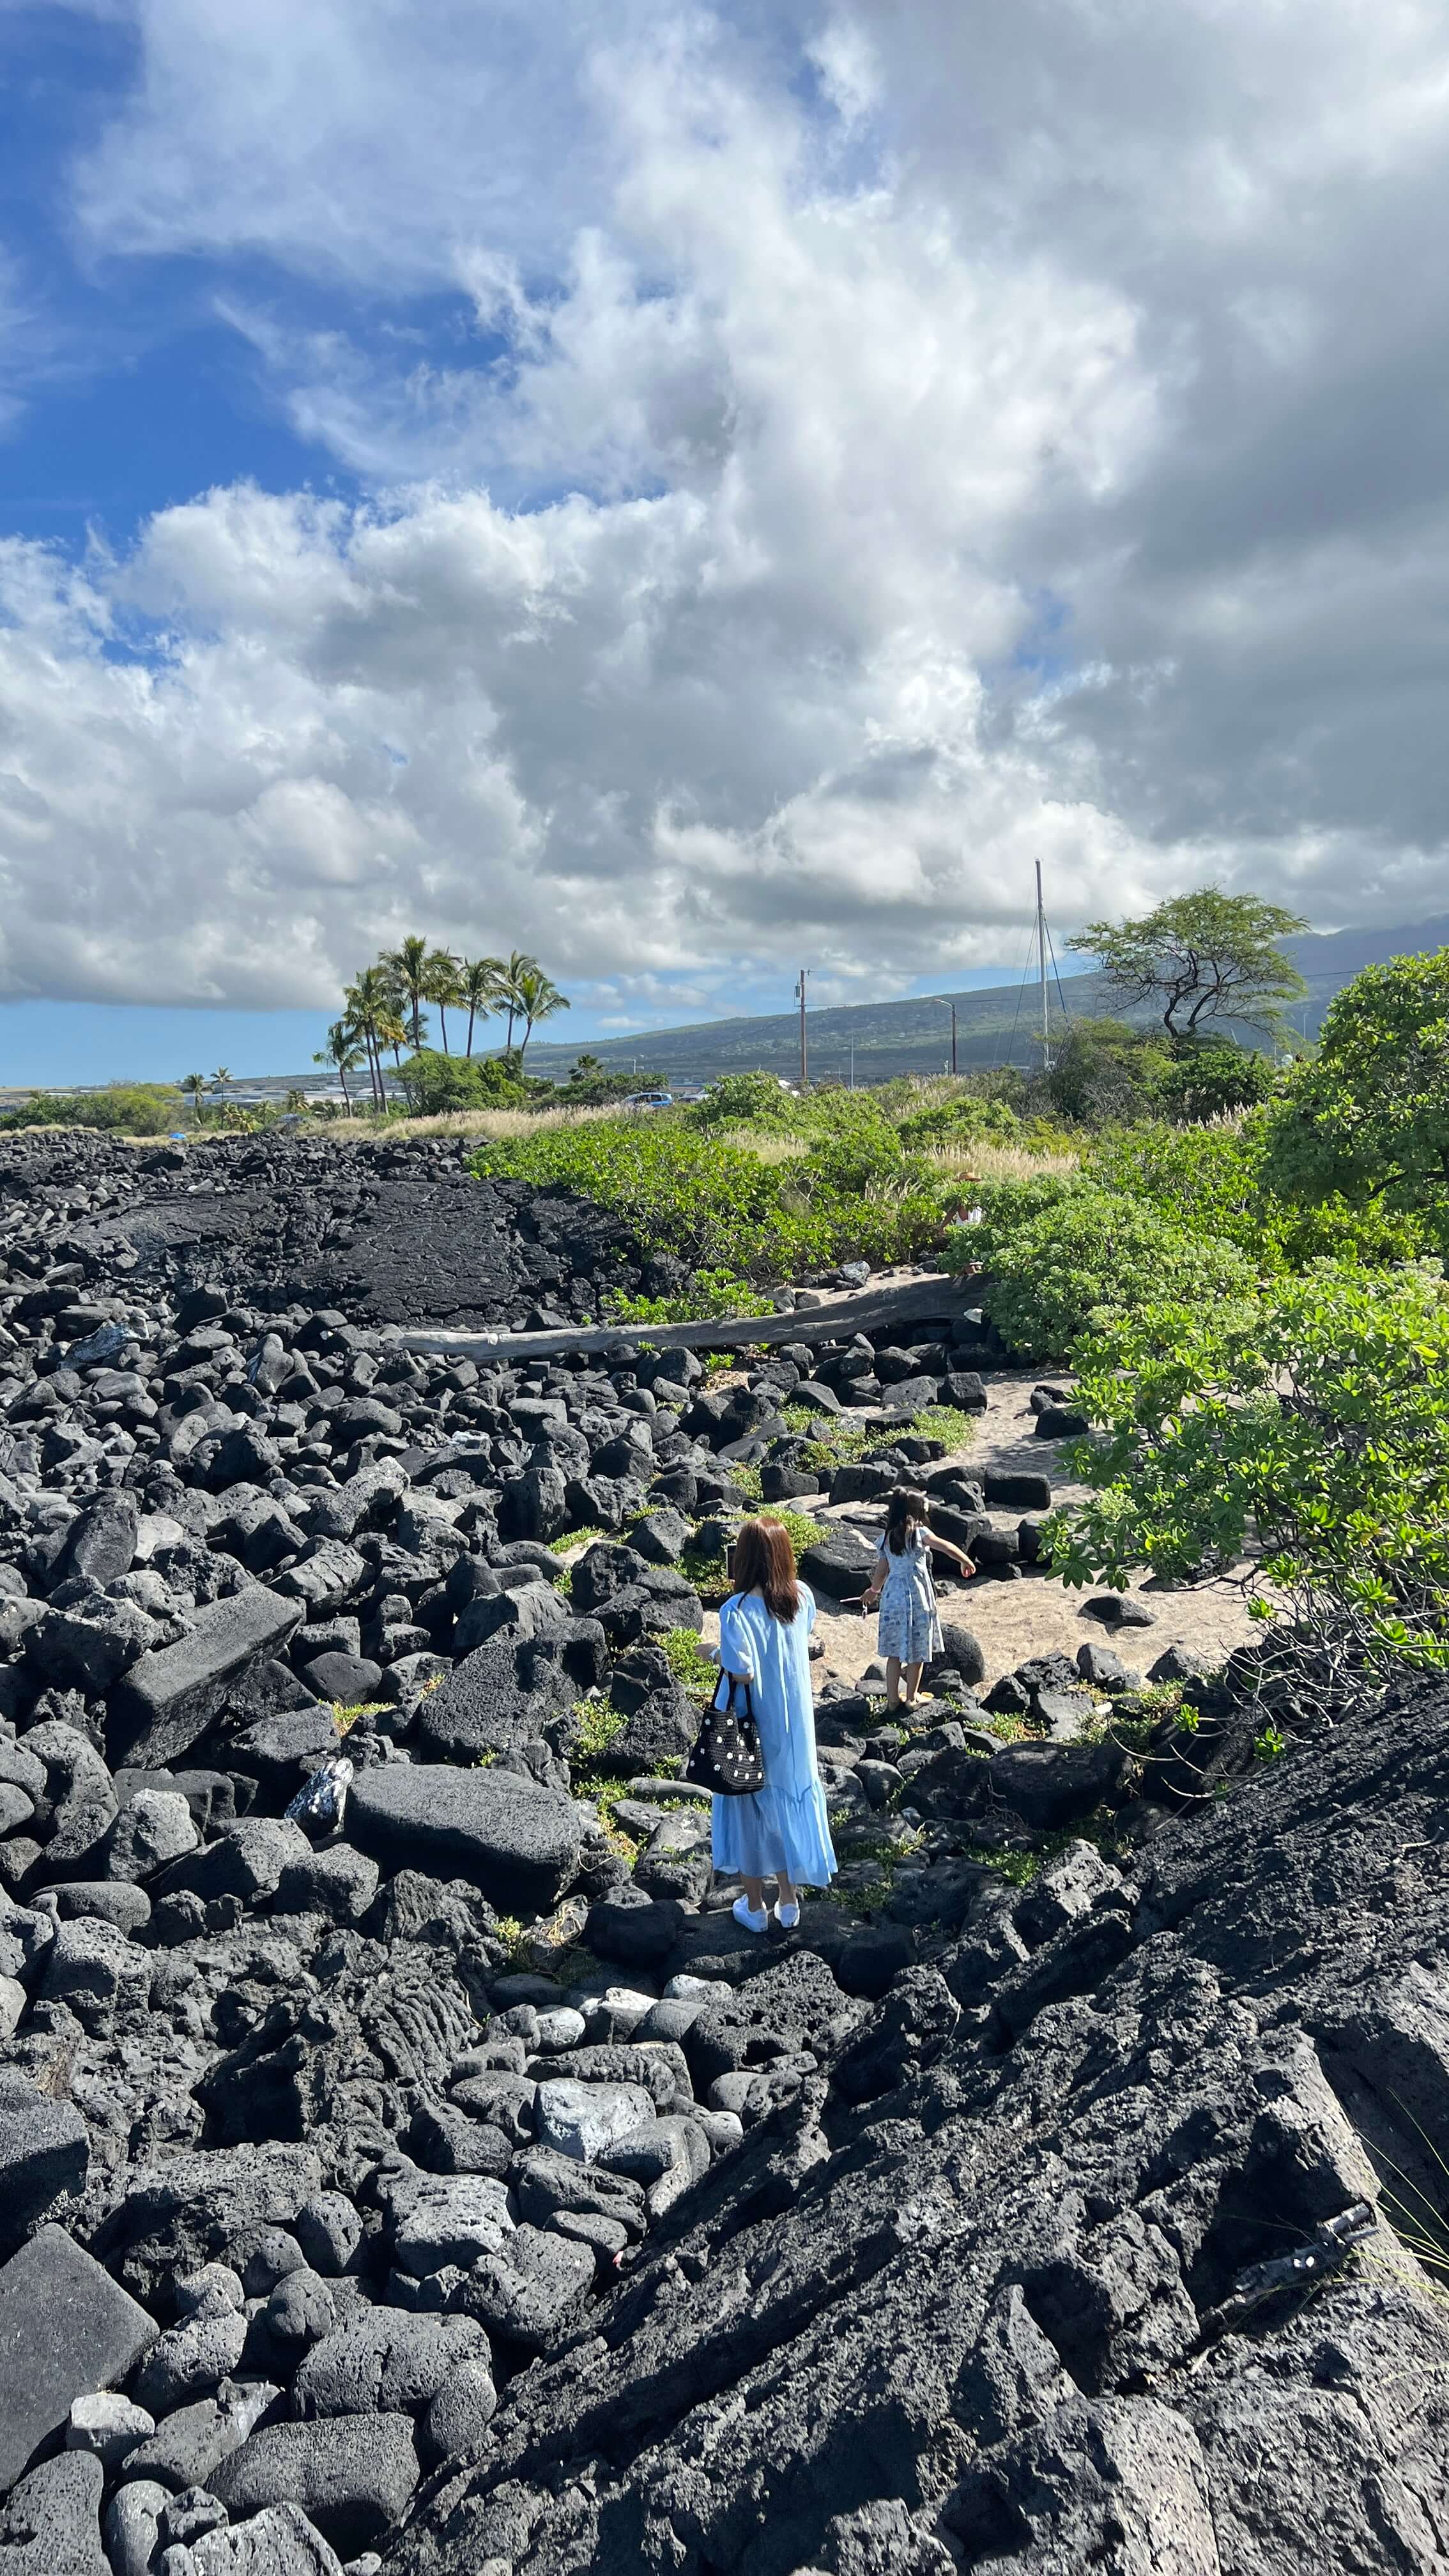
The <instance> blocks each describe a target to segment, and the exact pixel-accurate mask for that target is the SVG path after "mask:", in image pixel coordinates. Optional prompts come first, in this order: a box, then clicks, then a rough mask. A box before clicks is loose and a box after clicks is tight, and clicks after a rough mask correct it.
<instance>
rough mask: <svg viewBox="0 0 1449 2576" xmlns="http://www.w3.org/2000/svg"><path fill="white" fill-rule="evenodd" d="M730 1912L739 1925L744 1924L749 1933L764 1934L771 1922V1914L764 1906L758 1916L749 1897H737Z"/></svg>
mask: <svg viewBox="0 0 1449 2576" xmlns="http://www.w3.org/2000/svg"><path fill="white" fill-rule="evenodd" d="M730 1912H731V1913H732V1914H733V1916H734V1918H735V1921H736V1922H737V1923H742V1924H743V1925H744V1927H745V1930H746V1931H747V1932H763V1931H764V1930H765V1929H766V1927H767V1925H768V1923H769V1920H770V1917H769V1914H768V1913H767V1911H766V1909H765V1908H764V1906H761V1908H760V1911H759V1913H758V1914H757V1913H756V1912H755V1909H754V1907H753V1906H752V1905H751V1903H750V1900H749V1898H748V1897H747V1896H737V1897H736V1898H735V1901H734V1903H733V1905H732V1906H731V1907H730Z"/></svg>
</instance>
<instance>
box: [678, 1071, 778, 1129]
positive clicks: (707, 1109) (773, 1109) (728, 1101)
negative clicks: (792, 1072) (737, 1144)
mask: <svg viewBox="0 0 1449 2576" xmlns="http://www.w3.org/2000/svg"><path fill="white" fill-rule="evenodd" d="M800 1108H801V1103H800V1102H799V1101H798V1100H796V1099H795V1098H794V1097H793V1095H792V1094H791V1093H790V1092H788V1091H782V1090H781V1088H780V1085H779V1083H778V1082H777V1080H776V1078H775V1076H774V1074H773V1073H727V1074H725V1076H724V1077H723V1079H722V1080H721V1081H719V1082H716V1083H714V1084H712V1085H711V1087H710V1089H709V1091H708V1092H707V1093H706V1095H705V1097H704V1099H703V1100H701V1101H700V1103H699V1105H698V1107H697V1108H695V1109H693V1110H692V1111H691V1112H690V1116H691V1118H692V1120H693V1123H694V1124H695V1125H696V1126H697V1127H703V1128H705V1129H706V1130H708V1129H710V1128H712V1127H762V1128H778V1129H780V1130H782V1131H784V1132H787V1133H788V1132H789V1131H790V1130H792V1129H793V1128H795V1127H796V1126H798V1124H799V1118H800Z"/></svg>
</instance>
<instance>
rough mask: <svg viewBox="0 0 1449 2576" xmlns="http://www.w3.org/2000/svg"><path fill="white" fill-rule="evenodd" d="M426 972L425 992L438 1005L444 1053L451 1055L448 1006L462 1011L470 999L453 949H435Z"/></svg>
mask: <svg viewBox="0 0 1449 2576" xmlns="http://www.w3.org/2000/svg"><path fill="white" fill-rule="evenodd" d="M425 971H426V974H427V983H426V985H425V987H424V990H425V991H426V993H427V997H428V1000H429V1001H430V1002H436V1003H437V1006H438V1019H439V1022H440V1024H441V1026H442V1031H443V1053H444V1055H450V1054H451V1053H452V1049H451V1048H450V1047H449V1044H448V1005H449V1003H451V1004H452V1006H453V1008H454V1009H455V1010H461V1009H462V1007H463V1004H464V1003H465V1001H466V1000H467V998H468V996H467V994H466V992H465V991H464V989H463V978H462V976H461V974H460V973H459V971H458V960H457V958H456V957H455V956H454V955H453V952H452V950H451V948H435V949H434V950H433V951H432V953H431V955H430V956H429V958H428V962H427V967H426V970H425Z"/></svg>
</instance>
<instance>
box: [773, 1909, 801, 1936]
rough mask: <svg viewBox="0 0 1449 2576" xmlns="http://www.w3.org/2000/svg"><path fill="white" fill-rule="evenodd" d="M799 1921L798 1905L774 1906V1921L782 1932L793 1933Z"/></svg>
mask: <svg viewBox="0 0 1449 2576" xmlns="http://www.w3.org/2000/svg"><path fill="white" fill-rule="evenodd" d="M799 1920H800V1908H799V1905H798V1903H797V1904H794V1905H777V1906H776V1908H775V1921H776V1922H777V1923H778V1924H779V1926H780V1929H781V1931H782V1932H793V1931H794V1929H795V1926H796V1924H797V1923H798V1922H799Z"/></svg>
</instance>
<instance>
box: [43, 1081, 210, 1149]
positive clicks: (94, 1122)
mask: <svg viewBox="0 0 1449 2576" xmlns="http://www.w3.org/2000/svg"><path fill="white" fill-rule="evenodd" d="M181 1118H182V1102H181V1094H180V1092H179V1091H173V1090H171V1089H170V1088H169V1087H168V1086H167V1085H166V1084H164V1083H159V1082H113V1083H112V1084H111V1085H110V1086H109V1087H108V1089H106V1090H105V1091H71V1092H49V1091H38V1092H36V1093H35V1094H34V1095H33V1097H32V1098H31V1099H29V1100H25V1101H22V1102H21V1103H20V1105H19V1107H18V1108H16V1109H8V1110H6V1112H5V1114H4V1115H3V1117H0V1128H3V1127H8V1128H19V1127H101V1128H108V1129H111V1130H112V1131H114V1132H115V1133H117V1134H119V1135H124V1136H164V1135H166V1134H167V1133H168V1132H169V1131H170V1129H171V1128H173V1127H179V1126H180V1125H181Z"/></svg>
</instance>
